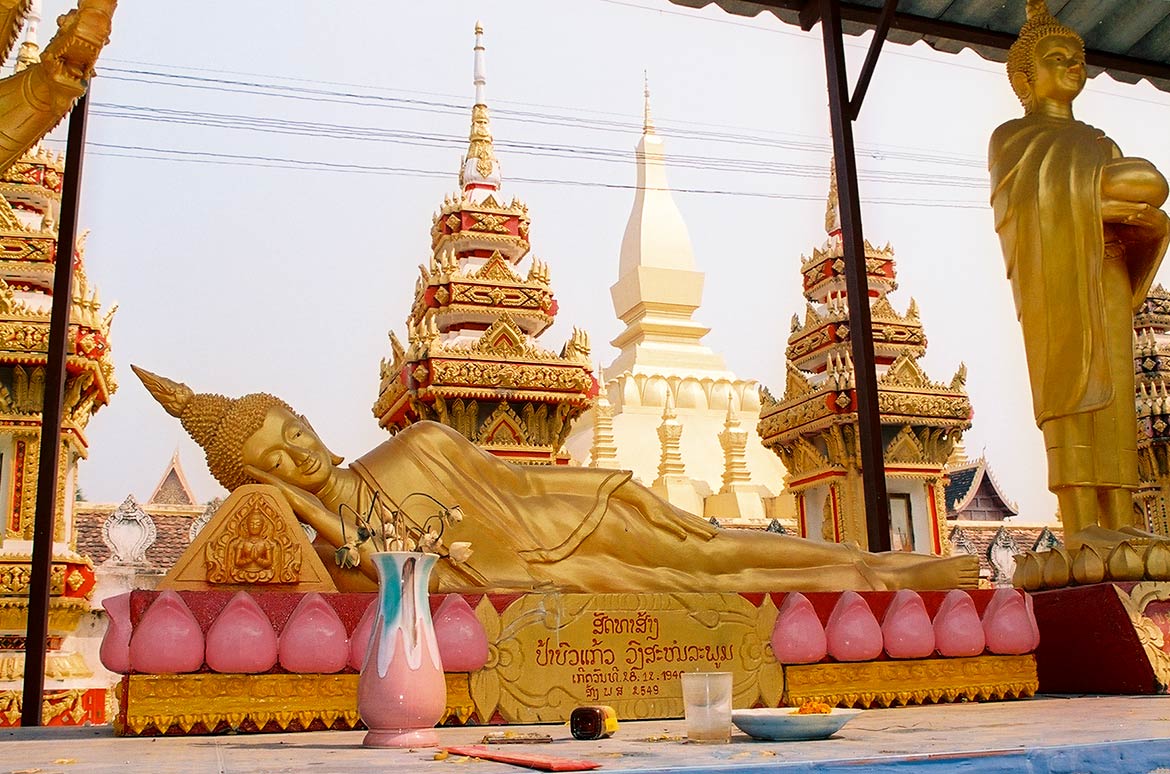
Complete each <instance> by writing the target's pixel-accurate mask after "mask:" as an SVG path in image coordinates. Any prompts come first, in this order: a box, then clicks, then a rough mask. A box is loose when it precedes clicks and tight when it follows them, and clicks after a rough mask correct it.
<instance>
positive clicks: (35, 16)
mask: <svg viewBox="0 0 1170 774" xmlns="http://www.w3.org/2000/svg"><path fill="white" fill-rule="evenodd" d="M40 23H41V0H32V2H30V3H29V4H28V12H27V13H26V14H25V16H24V42H23V43H21V44H20V50H19V51H18V52H17V54H16V72H20V71H21V70H24V69H25V68H27V67H28V66H29V65H33V64H36V63H37V62H39V61H41V42H40V40H39V39H38V38H37V28H38V26H39V25H40Z"/></svg>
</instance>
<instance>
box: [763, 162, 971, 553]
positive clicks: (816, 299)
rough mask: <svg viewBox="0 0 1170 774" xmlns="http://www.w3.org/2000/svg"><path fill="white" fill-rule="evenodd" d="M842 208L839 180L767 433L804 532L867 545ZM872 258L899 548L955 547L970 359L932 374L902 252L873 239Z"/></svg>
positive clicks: (766, 416) (868, 249)
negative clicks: (935, 377)
mask: <svg viewBox="0 0 1170 774" xmlns="http://www.w3.org/2000/svg"><path fill="white" fill-rule="evenodd" d="M837 206H838V205H837V186H836V180H835V178H832V179H831V181H830V191H829V201H828V206H827V209H826V217H825V227H826V230H827V231H828V239H827V240H826V241H825V243H824V245H823V246H821V247H820V248H818V249H814V250H813V253H812V255H811V256H810V257H802V258H801V267H800V268H801V275H802V280H803V286H804V295H805V298H806V299H807V303H806V306H805V310H804V316H803V319H801V317H800V316H798V315H793V318H792V333H791V335H790V336H789V338H788V348H787V351H786V357H787V363H788V375H787V383H786V385H785V389H784V393H783V395H782V397H781V398H780V399H779V400H777V399H776V398H774V397H772V396H771V394H770V393H769V394H767V395H766V396H765V399H764V407H763V409H762V411H761V412H760V422H759V425H758V427H757V430H758V432H759V434H760V437H761V438H762V439H763V442H764V445H765V446H767V447H769V448H771V449H772V450H773V451H775V452H776V453H777V454H778V455H779V456H780V458H781V459H782V460H783V461H784V465H785V467H786V468H787V469H788V478H787V484H788V487H789V490H790V491H792V492H793V494H794V495H795V496H796V498H797V510H798V516H799V519H800V524H801V532H802V534H804V535H806V536H819V537H822V538H824V539H825V540H832V541H845V540H856V541H857V542H859V543H861V544H863V545H864V544H865V541H866V527H865V520H864V519H865V516H864V509H863V506H862V497H861V477H860V455H859V452H858V450H857V444H856V438H857V432H856V430H857V396H856V383H855V376H854V369H853V360H852V357H851V355H850V346H851V343H850V338H849V337H850V330H849V308H848V302H847V300H846V292H845V261H844V247H843V244H842V240H841V226H840V219H839V216H838V209H837ZM865 258H866V261H865V263H866V274H867V279H868V287H869V299H870V310H871V315H872V318H873V331H874V353H875V360H876V363H877V371H878V405H879V408H880V411H881V422H882V441H883V445H884V446H885V465H886V477H887V488H888V489H889V491H890V494H891V520H892V525H893V529H894V532H895V535H894V545H895V546H901V547H902V548H906V549H911V548H912V549H913V550H917V551H930V552H934V553H945V552H946V534H945V530H944V529H943V526H942V524H943V520H944V519H945V513H946V504H945V501H944V500H943V497H944V486H945V473H944V470H943V468H944V466H945V464H946V461H947V458H948V457H949V456H950V453H951V450H952V448H953V446H954V444H955V442H956V441H957V440H958V439H959V437H960V436H961V434H962V432H963V431H964V430H966V429H967V428H968V427H970V426H971V413H972V412H971V403H970V401H969V400H968V398H967V394H966V391H965V389H964V383H965V380H966V368H965V367H964V366H962V365H960V367H959V370H958V372H957V373H956V374H955V375H954V377H953V378H952V379H951V381H950V382H949V383H940V382H934V381H932V380H930V379H929V377H928V376H927V375H926V373H925V372H924V371H923V370H922V367H921V366H920V365H919V363H918V360H919V359H920V358H921V357H922V356H923V355H924V354H925V352H926V345H927V341H926V336H925V334H924V332H923V329H922V322H921V321H920V320H919V318H918V305H917V303H916V302H915V301H914V300H913V299H911V300H910V302H909V305H908V307H907V309H906V311H905V312H904V313H900V312H898V311H897V310H896V309H895V308H894V306H893V305H892V304H891V303H890V301H889V298H888V294H889V293H891V292H893V291H894V290H896V289H897V279H896V277H897V275H896V271H895V261H894V251H893V250H892V249H891V248H890V246H889V245H888V244H887V245H886V246H885V247H882V248H877V247H874V246H873V245H872V244H871V243H870V242H869V241H866V242H865Z"/></svg>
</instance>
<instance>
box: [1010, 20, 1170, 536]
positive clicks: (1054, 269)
mask: <svg viewBox="0 0 1170 774" xmlns="http://www.w3.org/2000/svg"><path fill="white" fill-rule="evenodd" d="M1007 71H1008V76H1009V77H1010V79H1011V84H1012V88H1013V89H1014V90H1015V92H1016V95H1017V96H1018V97H1019V98H1020V102H1022V103H1023V106H1024V117H1023V118H1017V119H1014V120H1012V121H1008V122H1007V123H1005V124H1003V125H1001V126H1000V127H999V128H997V129H996V130H995V132H994V133H993V134H992V137H991V144H990V149H989V165H990V169H991V203H992V207H993V208H994V211H995V228H996V231H997V232H998V233H999V237H1000V242H1001V244H1002V246H1003V254H1004V260H1005V261H1006V264H1007V275H1008V279H1010V280H1011V283H1012V291H1013V294H1014V297H1015V303H1016V312H1017V315H1018V317H1019V320H1020V324H1021V326H1022V327H1023V330H1024V349H1025V352H1026V355H1027V361H1028V372H1029V376H1030V377H1031V382H1032V404H1033V410H1034V412H1035V416H1036V424H1037V425H1038V426H1039V427H1040V429H1041V431H1042V432H1043V434H1044V444H1045V448H1046V450H1047V456H1048V488H1049V489H1050V490H1052V492H1054V493H1055V494H1056V497H1057V500H1058V502H1059V505H1060V511H1061V514H1062V518H1063V521H1064V526H1065V534H1066V544H1067V545H1068V546H1069V548H1071V549H1078V548H1080V547H1081V546H1084V545H1090V546H1094V547H1095V549H1097V550H1100V549H1106V550H1112V549H1114V548H1115V547H1117V546H1118V545H1121V544H1123V543H1125V542H1127V541H1129V542H1134V541H1135V540H1136V541H1137V542H1139V543H1140V542H1141V540H1142V539H1143V538H1144V539H1149V538H1150V537H1152V536H1150V535H1148V534H1146V533H1143V532H1140V531H1139V530H1137V529H1136V528H1135V527H1134V521H1135V519H1134V507H1133V497H1132V493H1133V490H1134V489H1136V488H1137V485H1138V474H1137V422H1136V417H1135V411H1134V367H1133V339H1132V337H1133V312H1134V310H1135V309H1137V308H1138V307H1139V306H1140V305H1141V303H1142V301H1143V300H1144V299H1145V297H1146V294H1147V292H1148V290H1149V287H1150V283H1151V281H1152V280H1153V277H1154V273H1155V272H1156V271H1157V268H1158V265H1159V264H1160V262H1161V260H1162V256H1163V254H1164V253H1165V251H1166V245H1167V239H1168V235H1170V218H1167V216H1166V213H1164V212H1162V211H1161V210H1160V209H1158V208H1159V207H1160V206H1161V205H1162V203H1163V202H1164V201H1165V200H1166V196H1167V185H1166V179H1165V178H1164V177H1163V176H1162V175H1161V174H1160V173H1159V172H1158V170H1157V169H1155V168H1154V166H1153V165H1152V164H1151V163H1150V162H1148V161H1146V160H1145V159H1140V158H1134V157H1127V156H1123V155H1122V153H1121V150H1120V149H1119V148H1118V147H1117V145H1116V144H1115V143H1114V142H1113V141H1112V140H1110V139H1109V138H1108V137H1107V136H1105V134H1104V133H1103V132H1101V131H1100V130H1099V129H1095V128H1093V127H1092V126H1089V125H1088V124H1085V123H1082V122H1080V121H1078V120H1076V119H1075V118H1073V113H1072V103H1073V99H1074V98H1075V97H1076V96H1077V95H1078V94H1080V92H1081V90H1082V89H1083V88H1084V85H1085V81H1086V79H1087V74H1086V71H1085V46H1084V42H1083V41H1082V40H1081V38H1080V36H1079V35H1077V33H1076V32H1075V31H1073V30H1072V29H1069V28H1068V27H1067V26H1065V25H1063V24H1061V23H1060V22H1059V21H1057V20H1056V18H1054V17H1053V16H1052V15H1051V14H1050V13H1049V11H1048V7H1047V5H1046V3H1045V0H1028V5H1027V22H1026V23H1025V24H1024V26H1023V28H1022V29H1021V30H1020V36H1019V39H1018V40H1017V41H1016V42H1015V44H1013V45H1012V47H1011V49H1010V51H1009V53H1008V61H1007Z"/></svg>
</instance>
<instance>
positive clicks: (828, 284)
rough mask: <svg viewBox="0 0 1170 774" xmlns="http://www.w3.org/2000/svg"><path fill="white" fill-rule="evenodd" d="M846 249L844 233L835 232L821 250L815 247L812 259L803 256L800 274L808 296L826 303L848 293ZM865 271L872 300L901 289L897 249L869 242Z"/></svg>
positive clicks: (866, 249)
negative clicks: (877, 245)
mask: <svg viewBox="0 0 1170 774" xmlns="http://www.w3.org/2000/svg"><path fill="white" fill-rule="evenodd" d="M844 254H845V248H844V245H843V244H842V242H841V232H840V231H839V230H838V231H834V232H832V233H831V234H830V235H829V238H828V240H826V242H825V243H824V245H822V246H821V248H820V249H817V248H815V247H814V248H813V251H812V256H811V257H806V256H803V255H802V256H801V257H800V273H801V276H802V281H803V285H804V294H805V295H806V296H807V297H808V298H810V299H813V300H815V301H820V302H824V301H825V299H827V298H829V297H830V296H831V295H832V296H836V295H840V296H844V294H845V258H844ZM865 272H866V279H867V280H868V284H869V294H870V296H871V297H873V296H879V295H885V294H886V293H890V292H892V291H894V290H897V289H898V282H897V279H896V272H895V270H894V250H893V248H891V247H890V245H889V244H888V243H887V244H886V246H885V247H882V248H877V247H874V246H873V245H871V244H870V243H869V240H866V241H865Z"/></svg>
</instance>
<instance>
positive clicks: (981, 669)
mask: <svg viewBox="0 0 1170 774" xmlns="http://www.w3.org/2000/svg"><path fill="white" fill-rule="evenodd" d="M1039 685H1040V682H1039V679H1038V678H1037V676H1036V657H1035V656H1033V655H1031V654H1029V655H1025V656H975V657H973V658H926V659H914V660H911V661H862V662H857V663H842V662H834V663H826V664H798V665H793V666H785V667H784V696H783V699H782V700H781V703H782V704H786V705H788V706H799V705H800V704H802V703H804V702H806V701H820V702H824V703H826V704H830V705H833V706H840V707H860V708H863V709H869V708H871V707H893V706H897V705H899V704H903V705H904V704H927V703H935V702H951V701H959V700H962V699H967V700H969V701H988V700H995V699H1021V698H1025V697H1028V696H1032V695H1034V694H1035V693H1036V689H1037V688H1039Z"/></svg>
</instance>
